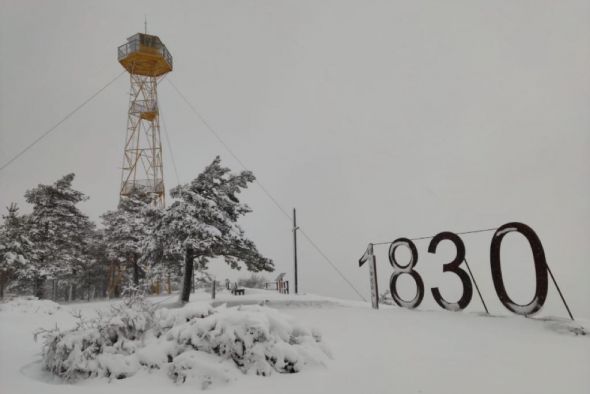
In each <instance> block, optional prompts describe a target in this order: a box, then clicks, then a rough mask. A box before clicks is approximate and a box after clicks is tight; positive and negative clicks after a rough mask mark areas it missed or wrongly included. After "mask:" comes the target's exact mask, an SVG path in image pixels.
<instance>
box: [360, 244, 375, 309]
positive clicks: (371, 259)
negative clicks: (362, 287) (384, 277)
mask: <svg viewBox="0 0 590 394" xmlns="http://www.w3.org/2000/svg"><path fill="white" fill-rule="evenodd" d="M367 261H368V262H369V279H370V282H371V306H372V307H373V309H379V289H378V286H377V265H376V258H375V255H374V254H373V244H369V246H367V250H366V251H365V253H364V254H363V257H361V258H360V259H359V267H362V266H363V264H365V263H366V262H367Z"/></svg>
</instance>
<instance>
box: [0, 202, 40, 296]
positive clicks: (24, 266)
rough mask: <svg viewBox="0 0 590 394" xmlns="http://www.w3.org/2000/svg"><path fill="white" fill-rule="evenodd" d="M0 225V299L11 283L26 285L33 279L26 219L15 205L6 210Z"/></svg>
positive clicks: (31, 255)
mask: <svg viewBox="0 0 590 394" xmlns="http://www.w3.org/2000/svg"><path fill="white" fill-rule="evenodd" d="M6 209H7V211H8V212H7V213H6V214H5V215H3V216H2V219H3V222H2V225H0V298H4V291H5V289H6V288H7V286H9V285H10V284H11V282H15V281H19V282H21V283H23V282H24V283H27V282H28V280H30V279H31V278H32V277H33V270H34V267H33V266H32V265H31V264H30V261H31V258H32V257H33V244H32V242H31V241H30V240H29V238H28V236H27V228H26V225H27V218H26V216H24V215H20V214H19V212H18V210H19V208H18V206H17V205H16V204H15V203H12V204H10V206H9V207H7V208H6Z"/></svg>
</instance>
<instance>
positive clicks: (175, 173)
mask: <svg viewBox="0 0 590 394" xmlns="http://www.w3.org/2000/svg"><path fill="white" fill-rule="evenodd" d="M158 107H159V109H160V110H161V109H162V106H161V105H159V104H158ZM161 112H162V111H160V119H161V120H162V126H164V127H163V128H164V137H166V145H168V153H170V158H171V159H172V167H173V168H174V175H175V176H176V184H177V185H180V178H179V177H178V169H177V168H176V160H175V159H174V152H173V151H172V144H171V143H170V137H169V136H168V128H167V127H166V121H165V120H164V117H162V115H161Z"/></svg>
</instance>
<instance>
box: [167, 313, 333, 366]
mask: <svg viewBox="0 0 590 394" xmlns="http://www.w3.org/2000/svg"><path fill="white" fill-rule="evenodd" d="M168 338H169V339H172V338H175V339H176V341H177V342H178V343H179V344H181V345H187V346H190V347H191V348H192V349H195V350H198V351H203V352H206V353H213V354H216V355H219V356H221V357H222V358H224V359H231V360H233V361H234V363H235V364H236V366H237V367H238V368H239V369H240V370H241V371H242V372H245V373H246V372H249V371H254V372H255V373H256V374H257V375H262V376H267V375H269V374H270V373H271V372H272V371H273V370H274V371H277V372H282V373H293V372H299V371H300V370H301V368H302V367H303V366H304V365H305V364H307V363H322V362H323V361H324V360H325V356H326V354H325V351H324V349H323V348H322V347H321V346H320V345H319V342H320V341H321V338H320V336H319V335H317V334H316V335H314V334H313V333H312V332H311V331H310V330H308V329H307V328H305V327H303V326H301V325H299V324H297V323H296V322H295V321H294V320H293V319H291V318H290V317H288V316H287V315H284V314H282V313H280V312H279V311H277V310H275V309H271V308H268V307H263V306H259V305H250V306H239V307H234V308H225V307H220V308H218V309H217V311H216V313H214V314H212V315H210V316H207V317H205V318H202V319H193V320H191V321H189V322H186V323H184V324H182V325H178V326H175V327H174V328H173V329H171V330H170V331H169V332H168Z"/></svg>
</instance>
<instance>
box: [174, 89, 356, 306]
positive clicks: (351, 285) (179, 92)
mask: <svg viewBox="0 0 590 394" xmlns="http://www.w3.org/2000/svg"><path fill="white" fill-rule="evenodd" d="M166 81H167V82H168V83H169V84H170V86H172V88H173V89H174V90H175V91H176V93H177V94H178V95H179V96H180V98H181V99H182V100H183V101H184V102H185V103H186V105H188V107H189V108H190V109H191V110H192V111H193V112H194V113H195V115H197V117H198V118H199V119H200V121H201V122H202V123H203V125H205V127H206V128H207V130H209V132H210V133H211V134H213V136H214V137H215V138H216V139H217V141H219V143H221V145H223V147H224V148H225V150H227V151H228V152H229V154H230V155H231V156H232V157H233V158H234V159H235V160H236V162H238V164H239V165H240V166H242V168H243V169H244V170H245V171H249V170H248V167H246V165H245V164H244V163H243V162H242V160H240V158H239V157H238V156H237V155H236V154H235V153H234V152H233V151H232V149H231V148H230V147H229V146H228V144H227V143H226V142H225V141H224V140H223V139H222V138H221V136H220V135H219V134H218V133H217V132H216V131H215V129H213V127H211V125H210V124H209V122H207V120H206V119H205V118H204V117H203V116H202V115H201V114H200V113H199V111H198V110H197V109H196V108H195V107H194V106H193V105H192V104H191V102H190V101H189V100H188V99H187V98H186V96H185V95H184V94H182V92H181V91H180V89H178V87H177V86H176V85H175V84H174V82H172V80H171V79H170V78H167V79H166ZM255 182H256V184H257V185H258V186H259V187H260V189H261V190H262V191H263V192H264V194H266V196H267V197H268V198H269V199H270V200H271V201H272V202H273V204H274V205H275V206H276V207H277V208H278V209H279V210H280V211H281V212H282V213H283V215H285V217H286V218H287V219H288V220H289V222H291V221H292V220H293V218H292V217H291V215H290V214H289V213H288V212H287V210H286V209H284V208H283V207H282V206H281V204H279V202H278V201H277V199H276V198H274V196H273V195H272V194H271V193H270V192H269V191H268V190H267V189H266V187H264V185H263V184H262V183H261V182H260V181H259V180H258V179H257V178H256V179H255ZM299 231H300V232H301V234H302V235H303V237H305V239H306V240H307V241H308V242H309V244H310V245H311V246H312V247H313V248H314V249H315V250H316V251H317V252H318V253H319V254H320V256H322V257H323V258H324V260H326V262H328V264H329V265H330V266H331V267H332V268H333V269H334V271H336V272H337V273H338V275H340V277H341V278H342V279H343V280H344V281H345V282H346V283H347V284H348V285H349V286H350V287H351V288H352V289H353V290H354V291H355V293H356V294H358V296H359V297H360V298H361V299H362V300H363V301H367V300H366V299H365V297H363V295H362V294H361V293H360V292H359V291H358V290H357V289H356V287H354V285H353V284H352V282H351V281H349V280H348V279H347V278H346V276H344V274H343V273H342V271H340V270H339V269H338V267H337V266H336V264H334V263H333V262H332V260H330V258H329V257H328V256H327V255H326V253H324V252H323V251H322V249H320V247H319V246H318V245H317V244H316V243H315V242H314V241H313V240H312V239H311V237H310V236H309V235H307V233H306V232H305V231H303V229H302V228H301V227H300V228H299Z"/></svg>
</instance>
